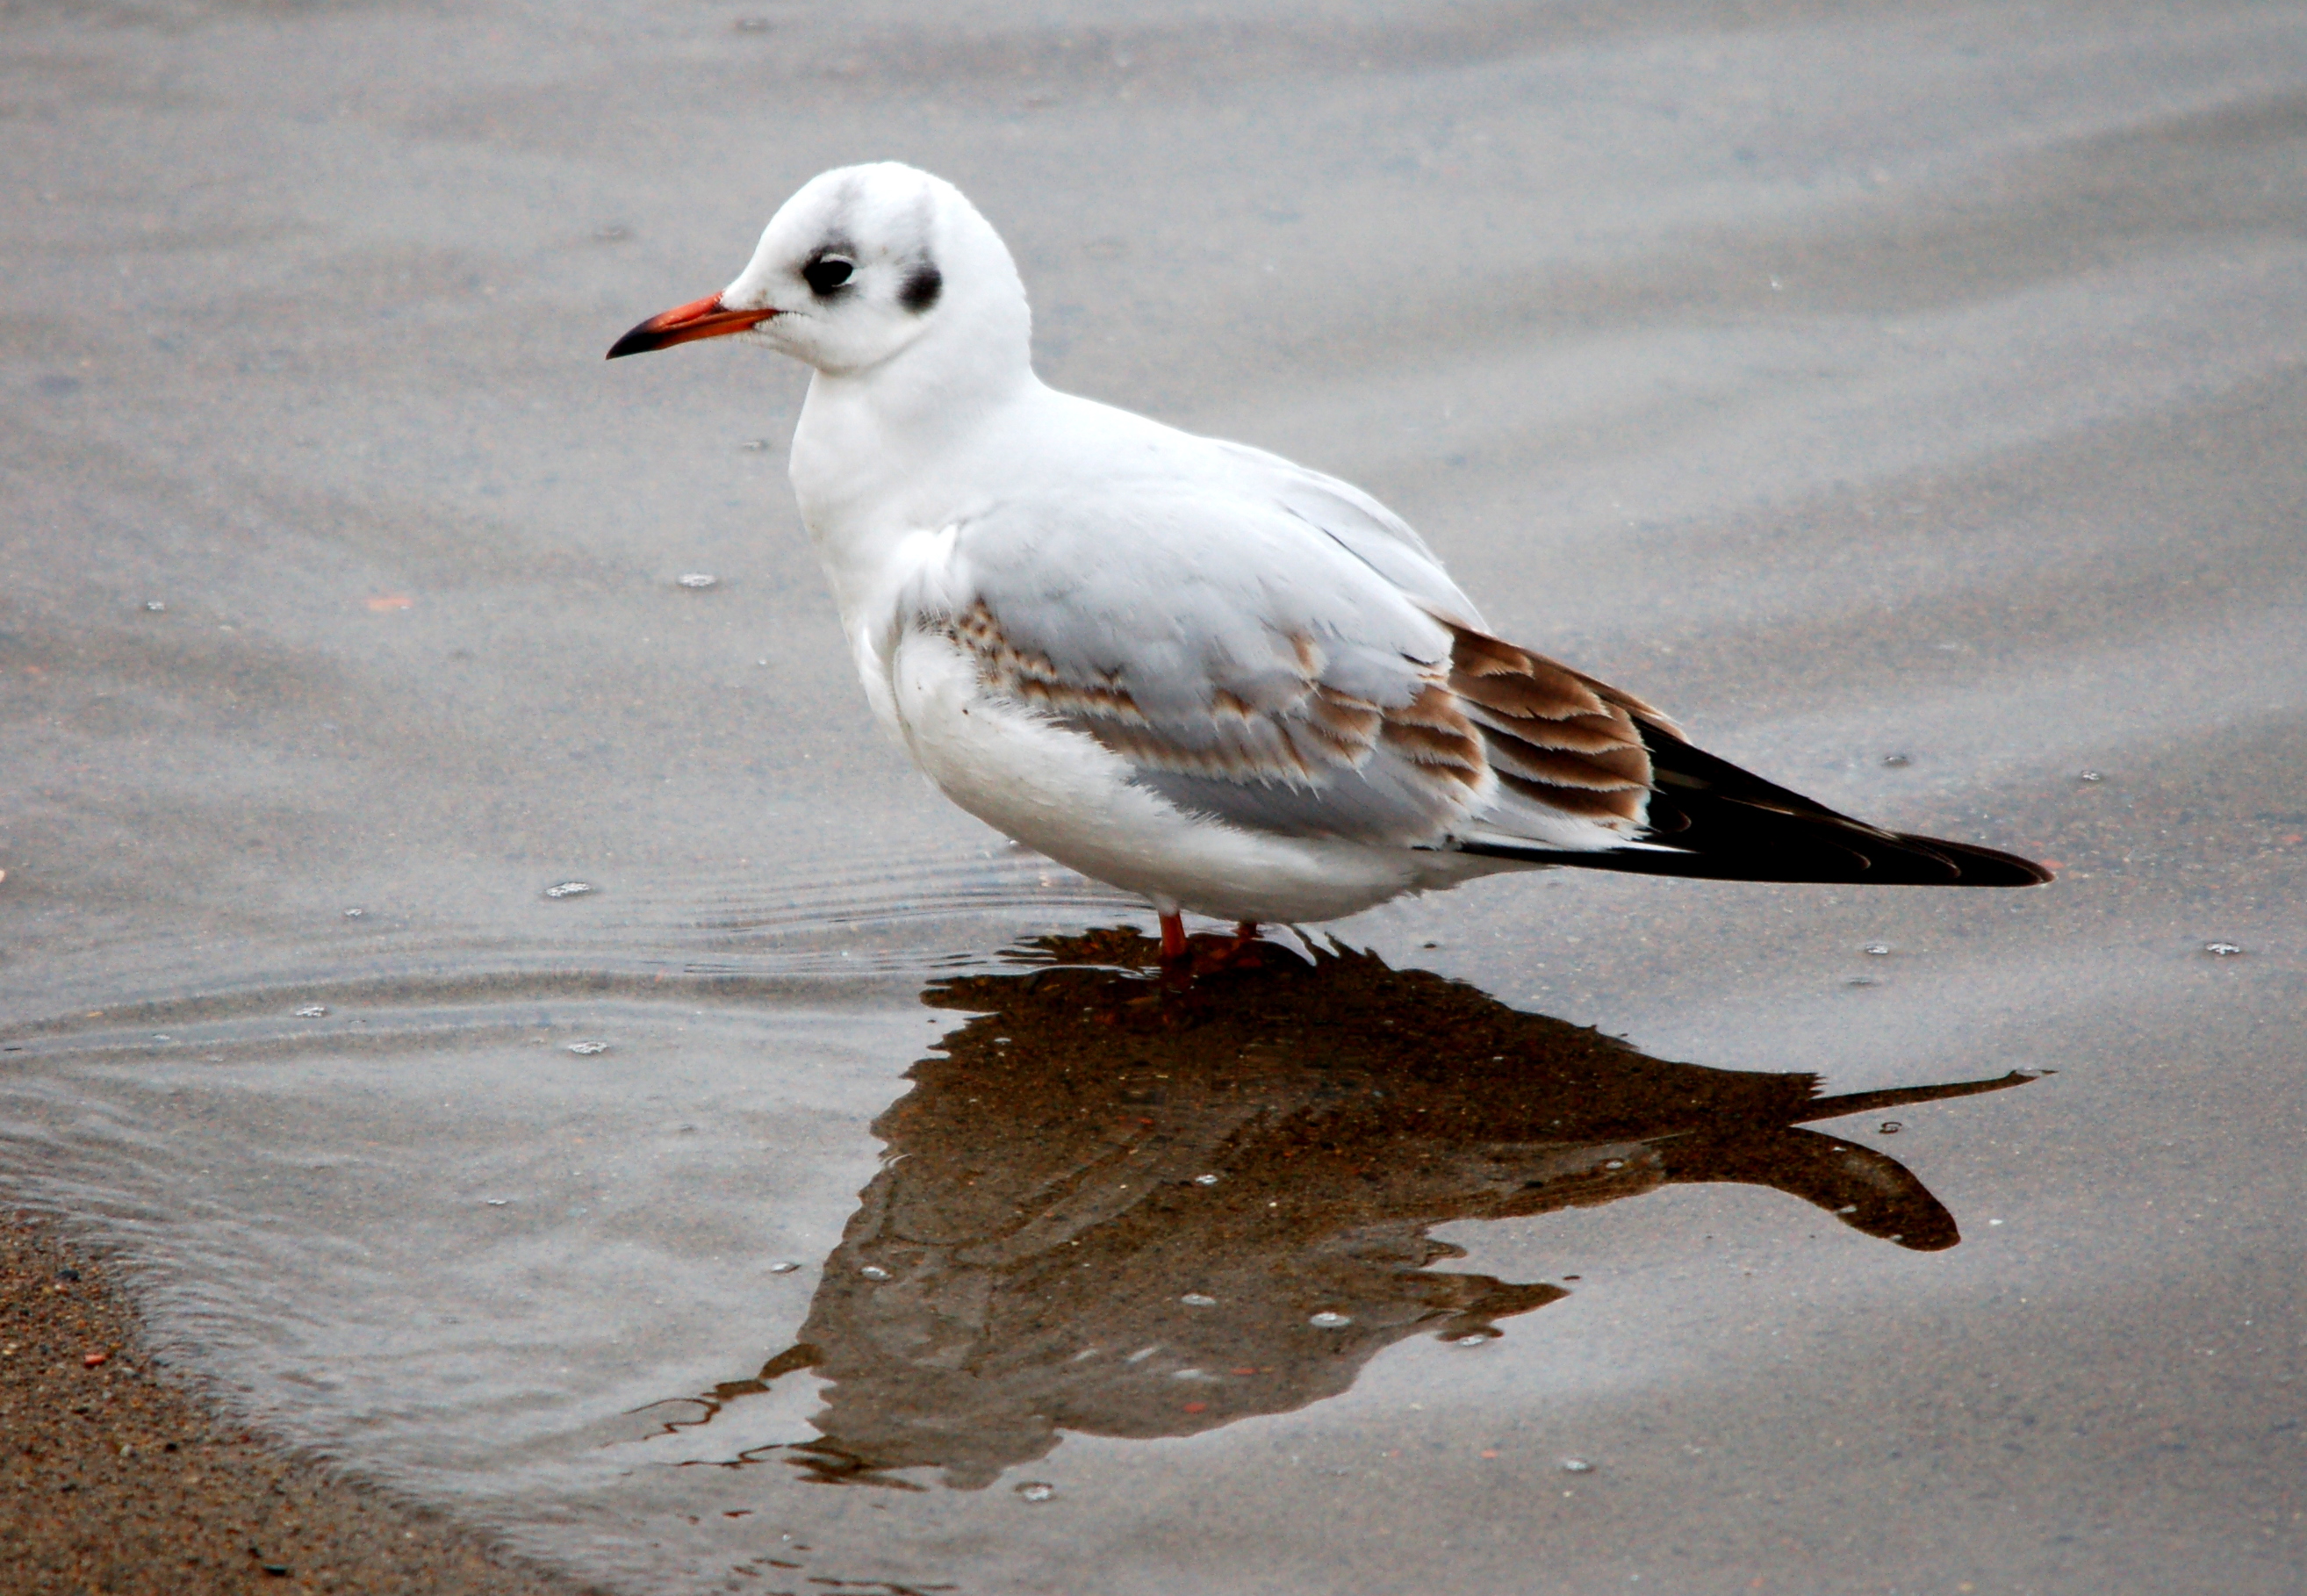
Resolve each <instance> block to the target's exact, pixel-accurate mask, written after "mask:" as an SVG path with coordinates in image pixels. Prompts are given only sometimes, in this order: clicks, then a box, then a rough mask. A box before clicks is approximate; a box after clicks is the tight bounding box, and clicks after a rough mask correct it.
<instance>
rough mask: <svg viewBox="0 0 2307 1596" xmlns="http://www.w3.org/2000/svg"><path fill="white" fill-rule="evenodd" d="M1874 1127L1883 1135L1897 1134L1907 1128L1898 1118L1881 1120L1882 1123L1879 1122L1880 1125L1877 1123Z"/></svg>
mask: <svg viewBox="0 0 2307 1596" xmlns="http://www.w3.org/2000/svg"><path fill="white" fill-rule="evenodd" d="M1906 1128H1907V1127H1906V1125H1905V1124H1904V1123H1903V1122H1902V1121H1900V1120H1883V1121H1882V1123H1881V1124H1880V1125H1877V1126H1876V1127H1875V1129H1877V1130H1879V1131H1881V1132H1882V1134H1883V1135H1884V1136H1896V1135H1898V1134H1899V1133H1900V1131H1902V1130H1904V1129H1906Z"/></svg>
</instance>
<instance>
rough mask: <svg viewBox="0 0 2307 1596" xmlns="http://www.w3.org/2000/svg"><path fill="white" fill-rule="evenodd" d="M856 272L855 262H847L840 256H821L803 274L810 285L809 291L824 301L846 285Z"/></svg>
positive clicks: (806, 267)
mask: <svg viewBox="0 0 2307 1596" xmlns="http://www.w3.org/2000/svg"><path fill="white" fill-rule="evenodd" d="M856 270H857V267H856V264H855V263H854V262H850V261H845V260H843V259H842V258H841V257H840V256H839V255H819V257H818V258H817V259H816V260H814V261H811V262H810V263H809V264H808V265H806V266H804V267H802V269H801V274H802V279H803V280H804V281H806V282H807V283H808V284H809V291H810V293H812V294H814V295H816V296H818V297H819V298H820V299H822V298H823V297H825V296H827V295H828V294H830V293H832V292H833V291H834V290H835V289H836V288H838V287H841V286H842V285H843V284H844V283H846V282H847V281H848V280H849V279H850V277H851V275H852V274H853V273H854V272H855V271H856Z"/></svg>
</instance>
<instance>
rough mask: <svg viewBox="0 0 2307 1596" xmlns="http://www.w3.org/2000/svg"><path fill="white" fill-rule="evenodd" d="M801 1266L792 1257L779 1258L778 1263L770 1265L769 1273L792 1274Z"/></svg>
mask: <svg viewBox="0 0 2307 1596" xmlns="http://www.w3.org/2000/svg"><path fill="white" fill-rule="evenodd" d="M800 1267H801V1266H800V1265H799V1264H796V1263H794V1262H793V1260H792V1259H791V1258H779V1259H778V1260H777V1261H776V1263H774V1264H771V1265H770V1266H769V1273H770V1274H792V1273H793V1271H795V1270H796V1269H799V1268H800Z"/></svg>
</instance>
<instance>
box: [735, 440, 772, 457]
mask: <svg viewBox="0 0 2307 1596" xmlns="http://www.w3.org/2000/svg"><path fill="white" fill-rule="evenodd" d="M737 447H738V448H740V449H742V450H744V451H745V452H746V453H747V454H762V453H765V452H767V451H768V448H769V441H768V439H767V438H748V439H746V440H745V441H744V442H742V443H740V444H738V445H737Z"/></svg>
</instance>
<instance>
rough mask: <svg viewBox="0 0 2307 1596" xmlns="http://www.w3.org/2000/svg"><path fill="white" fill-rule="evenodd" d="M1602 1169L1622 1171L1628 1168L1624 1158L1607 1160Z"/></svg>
mask: <svg viewBox="0 0 2307 1596" xmlns="http://www.w3.org/2000/svg"><path fill="white" fill-rule="evenodd" d="M1602 1167H1603V1168H1604V1169H1606V1170H1622V1169H1625V1167H1626V1161H1625V1159H1623V1158H1612V1159H1607V1160H1605V1161H1604V1163H1603V1164H1602Z"/></svg>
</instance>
